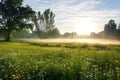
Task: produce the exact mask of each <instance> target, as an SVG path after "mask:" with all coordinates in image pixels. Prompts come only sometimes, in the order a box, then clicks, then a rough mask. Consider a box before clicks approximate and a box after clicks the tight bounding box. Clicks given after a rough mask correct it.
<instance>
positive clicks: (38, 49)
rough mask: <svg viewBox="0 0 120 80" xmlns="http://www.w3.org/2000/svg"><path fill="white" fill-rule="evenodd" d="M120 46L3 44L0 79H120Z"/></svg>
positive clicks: (1, 47)
mask: <svg viewBox="0 0 120 80" xmlns="http://www.w3.org/2000/svg"><path fill="white" fill-rule="evenodd" d="M119 79H120V45H99V44H94V45H93V44H91V45H90V44H78V43H36V42H11V43H10V42H0V80H119Z"/></svg>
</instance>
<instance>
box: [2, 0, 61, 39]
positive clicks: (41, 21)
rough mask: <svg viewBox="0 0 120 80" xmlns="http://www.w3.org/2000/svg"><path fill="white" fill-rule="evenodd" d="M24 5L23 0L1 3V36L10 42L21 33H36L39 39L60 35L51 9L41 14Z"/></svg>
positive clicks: (10, 0)
mask: <svg viewBox="0 0 120 80" xmlns="http://www.w3.org/2000/svg"><path fill="white" fill-rule="evenodd" d="M22 3H23V0H1V1H0V36H3V37H5V40H6V41H10V40H11V39H12V38H13V36H15V34H18V33H19V32H36V33H37V34H38V36H39V37H50V36H55V37H56V36H58V35H60V33H59V30H58V29H57V28H56V27H55V25H54V17H55V14H54V13H53V12H52V11H51V10H50V9H47V10H45V11H44V13H43V14H41V13H40V11H39V12H35V11H34V10H33V9H32V8H31V7H30V6H29V5H26V6H23V4H22ZM34 26H35V30H34ZM13 34H14V35H13Z"/></svg>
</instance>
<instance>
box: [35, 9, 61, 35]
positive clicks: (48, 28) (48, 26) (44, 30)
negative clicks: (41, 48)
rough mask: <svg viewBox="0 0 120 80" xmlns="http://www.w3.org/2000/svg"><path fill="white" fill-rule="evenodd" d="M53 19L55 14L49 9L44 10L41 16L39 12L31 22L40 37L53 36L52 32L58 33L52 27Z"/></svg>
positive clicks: (53, 26)
mask: <svg viewBox="0 0 120 80" xmlns="http://www.w3.org/2000/svg"><path fill="white" fill-rule="evenodd" d="M54 18H55V14H54V13H53V12H52V11H51V10H50V9H47V10H45V11H44V12H43V14H41V12H38V13H37V14H36V16H35V17H34V19H33V20H34V23H35V27H36V30H37V32H38V34H39V36H40V37H49V36H53V34H54V35H55V33H53V32H59V30H58V29H57V28H56V27H55V25H54V23H55V21H54ZM56 35H57V34H56Z"/></svg>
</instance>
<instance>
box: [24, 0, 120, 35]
mask: <svg viewBox="0 0 120 80" xmlns="http://www.w3.org/2000/svg"><path fill="white" fill-rule="evenodd" d="M119 3H120V0H24V5H26V4H28V5H30V6H31V7H32V8H33V10H35V11H41V12H43V11H45V9H48V8H50V9H51V10H52V11H53V13H54V14H55V15H56V16H55V26H56V27H57V28H58V29H59V30H60V32H61V33H62V34H63V33H65V32H77V33H78V34H90V32H96V33H98V32H100V31H102V30H103V29H104V25H105V24H106V23H108V21H109V20H110V19H114V20H115V21H116V23H117V24H119V23H120V6H119Z"/></svg>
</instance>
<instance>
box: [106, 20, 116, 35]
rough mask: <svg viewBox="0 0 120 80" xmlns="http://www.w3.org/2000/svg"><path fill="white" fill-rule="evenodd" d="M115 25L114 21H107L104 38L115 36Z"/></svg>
mask: <svg viewBox="0 0 120 80" xmlns="http://www.w3.org/2000/svg"><path fill="white" fill-rule="evenodd" d="M116 27H117V25H116V23H115V21H114V20H112V19H111V20H109V22H108V24H105V27H104V32H105V35H106V36H114V35H115V34H116V30H117V29H116Z"/></svg>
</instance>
